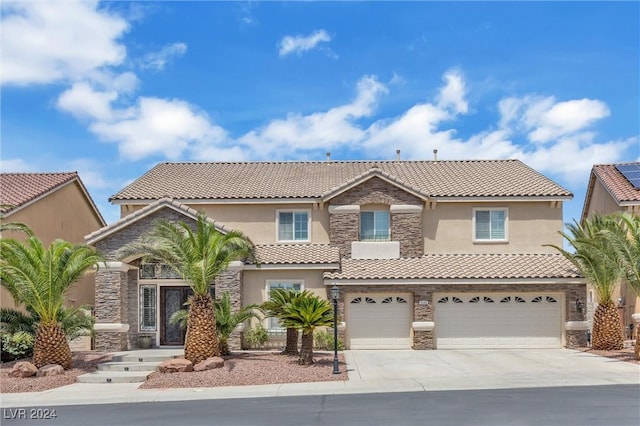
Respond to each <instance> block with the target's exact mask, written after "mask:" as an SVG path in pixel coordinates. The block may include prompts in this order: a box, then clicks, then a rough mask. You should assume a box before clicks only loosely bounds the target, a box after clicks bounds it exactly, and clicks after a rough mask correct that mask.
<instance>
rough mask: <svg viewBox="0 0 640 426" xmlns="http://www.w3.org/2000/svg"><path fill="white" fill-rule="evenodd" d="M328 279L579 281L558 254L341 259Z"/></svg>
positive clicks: (572, 268) (567, 262)
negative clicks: (336, 269) (340, 262)
mask: <svg viewBox="0 0 640 426" xmlns="http://www.w3.org/2000/svg"><path fill="white" fill-rule="evenodd" d="M324 278H325V279H329V280H374V279H380V280H384V279H388V280H407V279H415V280H440V279H446V280H449V279H461V280H463V279H474V280H475V279H549V278H553V279H558V278H581V275H580V273H579V272H578V270H576V268H575V267H574V266H573V264H572V263H571V262H569V261H568V260H567V259H565V258H564V257H563V256H562V255H560V254H429V255H425V256H422V257H415V258H402V259H376V260H373V259H350V258H346V259H342V270H341V271H337V272H326V273H325V274H324Z"/></svg>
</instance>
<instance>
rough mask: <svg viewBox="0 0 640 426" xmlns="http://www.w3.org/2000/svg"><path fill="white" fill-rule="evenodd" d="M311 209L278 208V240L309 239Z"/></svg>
mask: <svg viewBox="0 0 640 426" xmlns="http://www.w3.org/2000/svg"><path fill="white" fill-rule="evenodd" d="M310 219H311V215H310V214H309V210H278V214H277V221H278V241H309V227H310Z"/></svg>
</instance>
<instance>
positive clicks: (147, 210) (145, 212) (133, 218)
mask: <svg viewBox="0 0 640 426" xmlns="http://www.w3.org/2000/svg"><path fill="white" fill-rule="evenodd" d="M164 208H169V209H171V210H174V211H175V212H177V213H179V214H181V215H183V216H186V217H188V218H190V219H193V220H196V219H197V217H198V211H197V210H194V209H192V208H191V207H189V206H186V205H184V204H182V203H179V202H177V201H175V200H172V199H171V198H161V199H159V200H158V201H155V202H153V203H151V204H149V205H147V206H145V207H143V208H141V209H140V210H136V211H135V212H133V213H131V214H129V215H127V216H125V217H123V218H121V219H119V220H117V221H115V222H113V223H112V224H110V225H108V226H105V227H103V228H100V229H98V230H97V231H94V232H92V233H91V234H89V235H86V236H85V237H84V239H85V242H86V243H87V244H90V245H93V244H96V243H97V242H99V241H101V240H103V239H105V238H107V237H108V236H110V235H112V234H114V233H116V232H119V231H121V230H123V229H125V228H127V227H129V226H131V225H133V224H134V223H136V222H138V221H140V220H142V219H144V218H146V217H148V216H150V215H152V214H154V213H156V212H157V211H159V210H162V209H164ZM207 221H209V222H211V223H213V224H214V225H215V227H216V229H217V230H218V231H220V232H222V233H224V234H226V233H227V232H229V229H227V228H225V227H224V225H219V224H218V223H217V222H214V220H213V219H210V218H207Z"/></svg>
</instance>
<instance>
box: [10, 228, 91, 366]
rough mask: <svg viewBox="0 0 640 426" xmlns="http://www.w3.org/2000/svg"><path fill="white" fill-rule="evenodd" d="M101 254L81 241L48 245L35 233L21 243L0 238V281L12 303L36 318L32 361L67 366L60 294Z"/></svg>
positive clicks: (68, 361) (63, 293)
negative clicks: (22, 305)
mask: <svg viewBox="0 0 640 426" xmlns="http://www.w3.org/2000/svg"><path fill="white" fill-rule="evenodd" d="M100 261H101V256H100V255H99V254H98V253H97V252H96V251H95V250H94V249H93V248H91V247H89V246H87V245H84V244H72V243H70V242H68V241H64V240H56V241H54V242H52V243H51V245H50V246H49V247H48V248H45V246H44V245H43V244H42V241H40V239H38V238H37V237H35V236H29V237H28V238H27V239H26V241H25V242H24V243H22V242H19V241H17V240H14V239H11V238H7V239H5V238H2V239H0V280H1V282H2V285H3V286H4V287H5V288H6V289H7V290H8V291H9V293H11V296H13V299H14V300H15V301H16V303H23V304H24V305H25V306H26V307H27V309H30V310H31V311H32V312H33V314H34V315H36V316H37V318H38V325H37V328H36V332H35V335H36V338H35V346H34V350H33V363H34V364H35V365H36V367H42V366H43V365H47V364H59V365H61V366H62V367H63V368H65V369H69V368H71V350H70V348H69V343H68V341H67V336H66V334H65V332H64V329H63V327H62V326H61V324H60V313H61V311H62V310H63V302H64V295H65V292H66V291H67V289H69V287H70V286H71V285H72V284H73V283H75V282H76V281H77V280H78V279H79V278H80V277H81V276H82V275H83V274H84V273H85V272H86V271H88V270H89V269H91V268H93V267H96V266H97V265H98V262H100Z"/></svg>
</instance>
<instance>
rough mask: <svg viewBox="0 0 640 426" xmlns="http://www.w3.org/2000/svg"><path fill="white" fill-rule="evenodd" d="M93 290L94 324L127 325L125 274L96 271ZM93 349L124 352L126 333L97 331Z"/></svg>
mask: <svg viewBox="0 0 640 426" xmlns="http://www.w3.org/2000/svg"><path fill="white" fill-rule="evenodd" d="M95 288H96V305H95V306H96V307H95V316H96V323H98V324H101V323H116V324H125V323H127V321H128V314H127V308H128V299H127V292H128V288H129V281H128V278H127V273H126V272H123V271H118V270H104V269H102V270H98V272H97V273H96V286H95ZM95 348H96V350H98V351H121V350H126V349H127V336H126V333H120V332H109V331H99V332H97V333H96V341H95Z"/></svg>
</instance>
